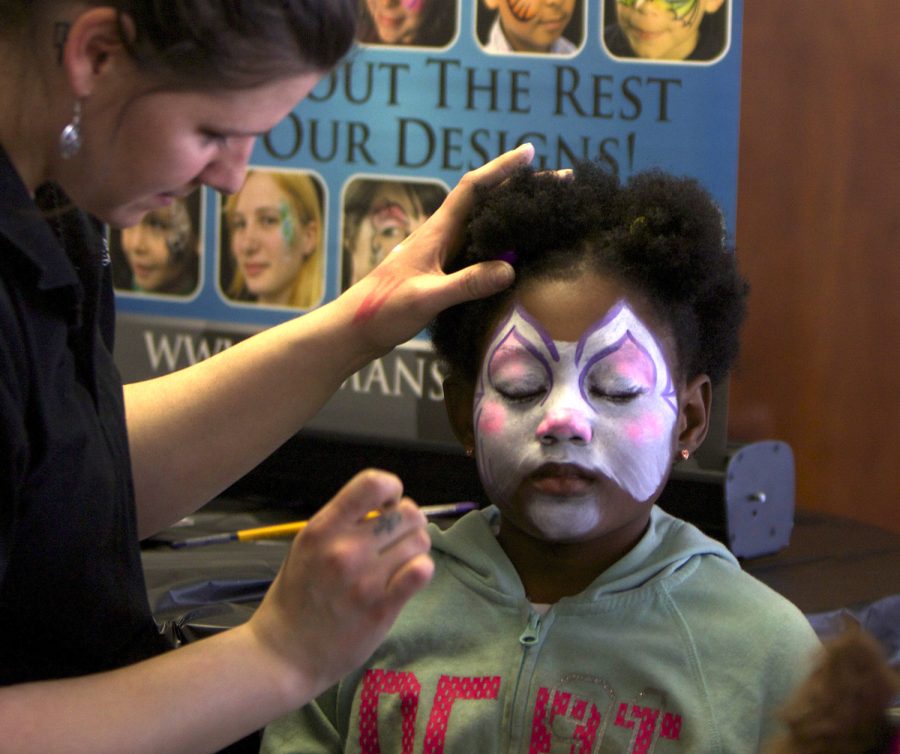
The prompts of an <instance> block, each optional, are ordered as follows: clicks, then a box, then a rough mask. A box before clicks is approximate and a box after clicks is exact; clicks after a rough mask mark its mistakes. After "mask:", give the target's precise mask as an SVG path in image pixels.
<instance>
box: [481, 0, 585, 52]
mask: <svg viewBox="0 0 900 754" xmlns="http://www.w3.org/2000/svg"><path fill="white" fill-rule="evenodd" d="M475 2H476V3H477V16H476V26H477V36H478V41H479V42H480V43H481V46H482V48H483V49H484V51H485V52H490V53H494V54H498V55H506V54H512V53H531V54H543V55H573V54H574V53H575V52H577V50H578V48H579V47H580V46H581V43H582V41H583V40H584V10H583V7H584V3H583V0H475Z"/></svg>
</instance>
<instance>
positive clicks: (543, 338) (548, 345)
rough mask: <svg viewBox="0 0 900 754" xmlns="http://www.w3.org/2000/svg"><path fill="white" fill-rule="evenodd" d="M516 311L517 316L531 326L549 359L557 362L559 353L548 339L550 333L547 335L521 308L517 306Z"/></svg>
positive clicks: (551, 340) (550, 339) (538, 323)
mask: <svg viewBox="0 0 900 754" xmlns="http://www.w3.org/2000/svg"><path fill="white" fill-rule="evenodd" d="M516 311H517V312H518V313H519V316H520V317H522V319H524V320H525V321H526V322H527V323H528V324H529V325H531V326H532V327H533V328H534V330H535V332H536V333H537V334H538V335H540V337H541V341H542V342H543V344H544V348H546V349H547V353H549V354H550V358H552V359H553V360H554V361H559V351H558V350H557V349H556V343H554V342H553V338H551V337H550V333H548V332H547V331H546V330H545V329H544V328H543V326H542V325H541V323H540V322H538V321H537V320H536V319H535V318H534V317H532V316H531V315H530V314H529V313H528V312H527V311H525V310H524V309H523V308H522V307H520V306H517V307H516Z"/></svg>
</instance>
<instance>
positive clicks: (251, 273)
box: [243, 264, 266, 278]
mask: <svg viewBox="0 0 900 754" xmlns="http://www.w3.org/2000/svg"><path fill="white" fill-rule="evenodd" d="M265 269H266V266H265V265H264V264H245V265H244V266H243V270H244V276H245V277H248V278H255V277H256V276H257V275H261V274H262V273H263V272H264V271H265Z"/></svg>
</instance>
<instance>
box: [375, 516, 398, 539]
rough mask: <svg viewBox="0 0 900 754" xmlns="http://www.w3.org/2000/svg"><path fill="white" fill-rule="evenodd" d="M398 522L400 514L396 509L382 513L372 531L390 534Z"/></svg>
mask: <svg viewBox="0 0 900 754" xmlns="http://www.w3.org/2000/svg"><path fill="white" fill-rule="evenodd" d="M399 523H400V514H399V513H397V512H396V511H394V512H392V513H382V514H381V515H380V516H379V517H378V518H377V519H376V520H375V526H374V527H373V531H374V532H375V534H384V533H387V534H390V533H391V532H392V531H394V529H396V528H397V525H398V524H399Z"/></svg>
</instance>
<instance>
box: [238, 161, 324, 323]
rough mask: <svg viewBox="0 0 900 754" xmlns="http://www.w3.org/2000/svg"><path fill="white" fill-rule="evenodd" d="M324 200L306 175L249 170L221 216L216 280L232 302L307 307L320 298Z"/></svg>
mask: <svg viewBox="0 0 900 754" xmlns="http://www.w3.org/2000/svg"><path fill="white" fill-rule="evenodd" d="M322 196H323V191H322V188H321V186H320V185H319V183H318V181H317V180H315V179H314V178H313V177H312V176H311V175H310V174H308V173H302V172H285V171H279V170H250V171H249V172H248V173H247V179H246V180H245V181H244V185H243V186H242V187H241V189H240V191H238V192H237V193H235V194H232V195H230V196H229V197H228V199H227V200H226V201H225V207H224V211H223V213H222V239H223V243H222V251H221V262H222V265H221V271H220V280H221V282H222V288H223V290H224V291H225V295H226V296H227V297H228V298H230V299H233V300H235V301H250V302H255V303H258V304H265V305H268V306H288V307H291V308H295V309H310V308H312V307H314V306H316V305H317V304H318V303H319V301H320V300H321V298H322V293H323V286H324V282H323V275H324V269H325V248H324V242H323V237H322V232H323V226H322V216H323V211H322Z"/></svg>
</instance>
